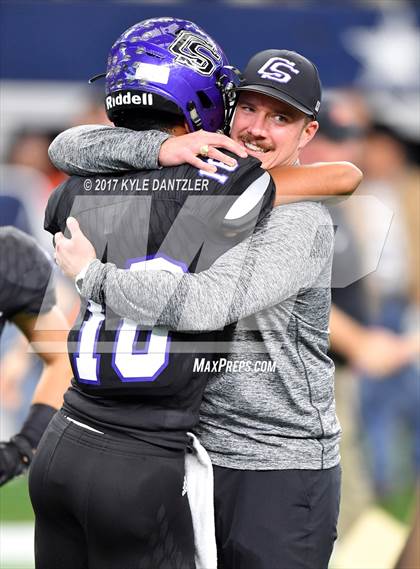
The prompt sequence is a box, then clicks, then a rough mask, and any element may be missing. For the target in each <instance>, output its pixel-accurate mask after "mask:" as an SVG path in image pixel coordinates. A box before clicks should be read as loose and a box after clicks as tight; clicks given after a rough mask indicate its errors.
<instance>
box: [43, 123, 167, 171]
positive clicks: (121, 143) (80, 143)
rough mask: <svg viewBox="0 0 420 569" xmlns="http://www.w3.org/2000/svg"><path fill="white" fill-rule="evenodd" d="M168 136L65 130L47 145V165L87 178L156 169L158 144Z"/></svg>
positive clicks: (91, 127)
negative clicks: (49, 162)
mask: <svg viewBox="0 0 420 569" xmlns="http://www.w3.org/2000/svg"><path fill="white" fill-rule="evenodd" d="M167 138H169V134H168V133H166V132H162V131H158V130H150V131H142V132H138V131H134V130H129V129H127V128H119V127H118V128H117V127H109V126H103V125H85V126H77V127H74V128H69V129H68V130H65V131H64V132H62V133H61V134H59V135H58V136H57V137H56V138H55V139H54V140H53V142H52V143H51V145H50V147H49V150H48V154H49V157H50V159H51V162H52V163H53V164H54V165H55V166H56V167H57V168H58V169H59V170H62V171H63V172H66V174H70V175H78V176H89V175H92V174H110V173H112V172H126V171H130V170H153V169H156V168H159V164H158V157H159V150H160V147H161V145H162V143H163V142H164V141H165V140H166V139H167Z"/></svg>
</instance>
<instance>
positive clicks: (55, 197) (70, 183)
mask: <svg viewBox="0 0 420 569" xmlns="http://www.w3.org/2000/svg"><path fill="white" fill-rule="evenodd" d="M79 179H80V178H77V177H74V178H70V179H69V180H66V181H65V182H63V183H62V184H61V185H60V186H58V187H57V188H56V189H55V190H54V191H53V193H52V194H51V195H50V197H49V199H48V203H47V207H46V209H45V216H44V229H45V231H48V233H51V234H52V235H54V234H55V233H57V232H58V231H62V232H63V231H64V230H65V228H66V220H67V218H68V217H69V215H71V212H72V207H73V203H74V199H75V196H76V194H75V192H73V191H72V190H73V188H74V187H75V186H76V185H77V184H78V180H79Z"/></svg>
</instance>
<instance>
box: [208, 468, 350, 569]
mask: <svg viewBox="0 0 420 569" xmlns="http://www.w3.org/2000/svg"><path fill="white" fill-rule="evenodd" d="M214 476H215V510H216V536H217V547H218V556H219V569H326V568H327V567H328V561H329V559H330V556H331V553H332V549H333V544H334V541H335V539H336V537H337V531H336V526H337V518H338V510H339V501H340V479H341V470H340V467H339V466H337V467H335V468H332V469H330V470H275V471H271V470H269V471H249V470H233V469H230V468H221V467H218V466H215V467H214Z"/></svg>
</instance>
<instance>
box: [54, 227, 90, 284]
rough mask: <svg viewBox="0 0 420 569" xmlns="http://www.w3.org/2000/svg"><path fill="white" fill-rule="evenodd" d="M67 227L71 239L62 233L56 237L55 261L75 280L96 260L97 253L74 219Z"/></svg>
mask: <svg viewBox="0 0 420 569" xmlns="http://www.w3.org/2000/svg"><path fill="white" fill-rule="evenodd" d="M66 225H67V228H68V230H69V231H70V235H71V238H70V239H67V237H64V235H63V234H62V233H56V234H55V235H54V239H55V259H56V261H57V264H58V266H59V267H60V268H61V270H62V271H63V273H64V274H66V275H67V276H68V277H70V278H72V279H74V278H75V277H76V276H77V275H78V274H79V273H80V271H81V270H82V269H84V268H85V267H87V266H88V265H89V263H90V262H91V261H93V259H96V252H95V249H94V247H93V245H92V243H91V242H90V241H89V239H88V238H87V237H86V236H85V235H84V233H83V231H82V230H81V229H80V226H79V223H78V222H77V220H76V219H75V218H74V217H69V218H68V219H67V222H66Z"/></svg>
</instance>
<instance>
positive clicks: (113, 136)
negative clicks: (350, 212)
mask: <svg viewBox="0 0 420 569" xmlns="http://www.w3.org/2000/svg"><path fill="white" fill-rule="evenodd" d="M203 146H208V147H209V148H211V152H213V153H215V152H217V155H216V154H212V156H213V157H216V158H217V159H218V160H222V161H224V162H226V163H227V164H230V165H231V160H232V159H231V157H230V156H228V155H226V154H223V153H222V152H219V151H218V150H217V149H216V147H217V148H222V149H226V150H229V151H231V152H233V153H235V154H238V155H240V156H245V155H246V152H245V151H244V147H243V146H241V145H240V144H239V143H237V142H235V141H234V140H232V139H230V138H229V137H227V136H225V135H223V134H218V133H214V132H206V131H202V130H200V131H198V132H193V133H189V134H185V135H182V136H170V135H169V134H168V133H167V132H162V131H157V130H152V131H141V132H137V131H133V130H129V129H126V128H120V127H107V126H101V125H87V126H79V127H73V128H71V129H68V130H66V131H64V132H62V133H61V134H59V135H58V136H57V138H56V139H55V140H54V141H53V142H52V144H51V146H50V148H49V151H48V152H49V156H50V159H51V161H52V162H53V164H54V165H55V166H56V167H57V168H59V169H60V170H63V172H66V173H67V174H76V175H79V176H88V175H98V174H109V173H112V172H114V173H115V172H117V173H123V172H126V171H130V170H150V169H155V168H158V167H159V166H175V165H180V164H185V163H187V164H191V165H192V166H194V167H197V168H202V169H204V170H207V171H212V168H213V167H212V166H211V164H208V163H207V162H205V161H203V160H201V159H200V157H199V154H200V149H201V148H202V147H203ZM269 172H270V174H271V176H272V178H273V180H274V182H275V184H276V201H275V204H274V205H276V206H277V205H281V204H284V203H290V202H296V201H300V200H304V199H324V198H329V197H331V196H343V195H349V194H352V193H353V192H354V191H355V190H356V188H357V187H358V186H359V184H360V182H361V181H362V177H363V176H362V173H361V171H360V170H359V169H358V168H357V167H356V166H354V164H351V163H350V162H331V163H320V164H308V165H305V166H297V167H296V166H287V167H285V166H281V167H276V168H273V169H271V170H269Z"/></svg>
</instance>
